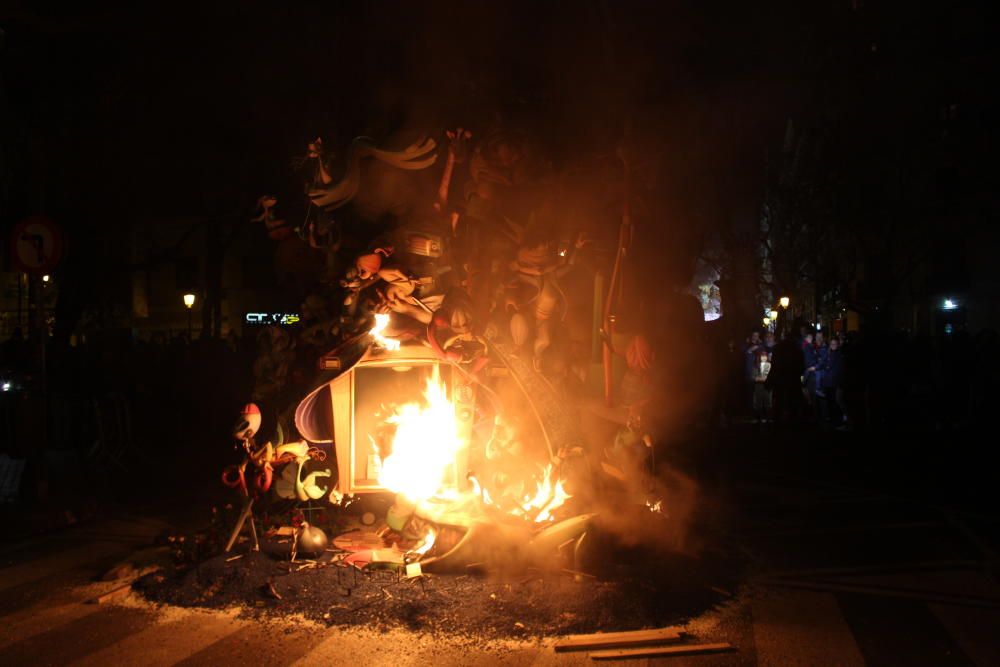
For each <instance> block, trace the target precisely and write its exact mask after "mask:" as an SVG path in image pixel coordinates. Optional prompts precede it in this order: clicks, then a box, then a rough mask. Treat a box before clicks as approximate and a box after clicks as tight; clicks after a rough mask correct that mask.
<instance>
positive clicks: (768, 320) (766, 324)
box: [764, 317, 771, 327]
mask: <svg viewBox="0 0 1000 667" xmlns="http://www.w3.org/2000/svg"><path fill="white" fill-rule="evenodd" d="M764 326H765V327H769V326H771V318H770V317H765V318H764Z"/></svg>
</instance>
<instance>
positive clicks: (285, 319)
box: [245, 313, 299, 325]
mask: <svg viewBox="0 0 1000 667" xmlns="http://www.w3.org/2000/svg"><path fill="white" fill-rule="evenodd" d="M245 321H246V323H247V324H265V325H266V324H285V325H288V324H298V323H299V314H298V313H247V314H246V318H245Z"/></svg>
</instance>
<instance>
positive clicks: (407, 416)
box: [378, 366, 464, 503]
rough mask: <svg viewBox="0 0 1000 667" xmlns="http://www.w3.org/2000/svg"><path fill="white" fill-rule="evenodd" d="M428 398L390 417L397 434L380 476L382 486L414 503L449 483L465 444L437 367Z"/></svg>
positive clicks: (389, 420)
mask: <svg viewBox="0 0 1000 667" xmlns="http://www.w3.org/2000/svg"><path fill="white" fill-rule="evenodd" d="M424 399H425V401H426V404H425V405H419V404H417V403H407V404H405V405H403V406H402V407H400V408H399V409H398V411H397V412H396V414H395V415H393V416H392V417H390V418H389V419H388V420H387V422H388V423H390V424H395V425H396V435H395V437H394V438H393V440H392V451H391V452H390V453H389V455H388V456H383V457H382V465H381V470H380V472H379V475H378V481H379V483H380V484H381V485H382V486H384V487H385V488H387V489H389V490H390V491H395V492H396V493H399V494H402V495H403V496H404V497H405V498H407V499H408V500H409V501H411V502H413V503H418V502H420V501H423V500H427V499H429V498H431V497H433V496H434V495H436V494H437V493H438V492H439V491H440V490H441V489H443V488H445V487H447V486H449V484H448V483H447V480H446V475H447V474H448V473H449V471H451V472H452V473H453V472H454V468H453V466H454V463H455V456H456V454H458V452H459V450H461V449H462V447H463V446H464V443H463V441H462V439H461V437H459V426H458V420H457V419H456V417H455V408H454V406H453V405H452V403H451V401H449V400H448V395H447V389H446V388H445V386H444V384H443V383H442V382H441V378H440V374H439V372H438V368H437V366H435V367H434V372H433V374H432V376H431V377H430V378H429V379H428V380H427V389H426V391H425V392H424ZM380 454H381V453H380Z"/></svg>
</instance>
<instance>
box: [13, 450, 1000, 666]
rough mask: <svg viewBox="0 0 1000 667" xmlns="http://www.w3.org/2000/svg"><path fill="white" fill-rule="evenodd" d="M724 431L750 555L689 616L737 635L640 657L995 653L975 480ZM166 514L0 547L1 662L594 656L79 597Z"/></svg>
mask: <svg viewBox="0 0 1000 667" xmlns="http://www.w3.org/2000/svg"><path fill="white" fill-rule="evenodd" d="M717 444H718V443H717ZM718 446H719V447H720V448H721V449H720V450H718V451H714V452H712V456H713V457H715V456H718V455H719V454H720V452H723V453H724V452H728V453H727V454H726V456H725V459H726V461H727V462H728V464H727V465H726V466H725V469H724V470H723V471H721V472H719V471H716V479H715V482H714V486H713V485H711V484H710V485H708V486H709V488H711V489H720V490H723V491H721V492H724V494H725V496H726V503H728V504H731V505H732V506H734V507H735V508H736V509H737V510H738V512H737V517H738V518H737V520H736V521H735V522H734V524H733V526H732V529H733V531H734V535H733V539H734V541H735V542H736V543H738V544H739V545H740V547H741V548H743V549H745V550H746V552H747V554H748V555H749V556H750V560H751V563H752V566H751V569H750V572H749V573H748V577H747V580H746V584H745V585H744V587H743V588H742V589H741V590H739V591H736V592H734V595H733V597H732V598H731V599H730V600H729V601H728V602H726V603H725V604H723V605H721V606H719V607H717V608H715V609H713V610H711V611H709V612H707V613H705V614H703V615H702V616H700V617H698V618H693V619H691V620H690V622H689V623H688V624H687V625H686V629H687V630H688V631H689V632H690V633H691V634H692V636H693V637H694V639H693V641H697V642H705V643H710V642H728V643H729V644H731V645H732V646H733V647H734V648H735V651H733V652H731V653H726V654H716V655H707V656H686V657H674V658H656V659H643V660H633V661H631V662H632V663H633V664H644V663H645V664H661V663H662V664H669V665H758V664H759V665H864V664H868V665H907V666H909V665H935V666H937V665H997V664H1000V636H998V633H997V632H996V629H997V628H1000V586H998V584H997V581H996V579H995V572H996V569H995V566H996V564H997V561H996V550H995V549H996V540H995V533H996V532H997V530H996V529H997V527H998V522H997V521H996V517H995V516H994V515H992V514H990V513H989V512H986V511H984V510H982V508H979V511H977V499H978V497H979V494H981V493H985V492H987V491H986V490H984V489H980V488H979V487H978V486H977V487H976V488H971V489H969V488H962V489H956V488H954V487H951V486H947V485H942V484H938V483H935V479H937V478H936V477H935V475H936V474H942V471H941V469H940V466H936V465H935V464H934V462H933V460H932V458H931V459H927V458H926V457H925V459H923V460H924V461H925V463H926V465H923V464H921V465H909V466H902V467H901V466H898V465H897V466H896V467H895V470H896V475H894V476H893V477H892V479H889V478H887V477H886V475H887V471H891V470H893V469H894V468H893V462H894V461H895V460H897V459H896V457H895V456H894V455H892V454H891V452H890V453H888V454H885V453H883V454H885V455H884V456H882V455H880V456H860V457H859V448H860V451H861V452H864V451H865V449H864V447H866V446H867V445H864V444H862V443H861V442H860V440H858V439H857V438H854V439H846V440H845V439H841V440H840V441H827V442H824V443H816V442H813V441H812V440H809V441H807V442H806V443H805V444H802V438H801V435H798V434H792V435H787V434H785V435H782V434H777V435H775V434H773V433H760V432H752V431H748V432H737V433H733V434H730V435H729V436H728V437H727V439H726V440H725V442H723V443H722V444H718ZM733 447H743V449H739V450H734V449H732V448H733ZM806 447H810V448H811V449H808V450H807V449H805V448H806ZM950 472H953V471H950ZM950 472H949V477H948V479H952V477H951V476H950ZM990 474H991V473H988V472H987V473H983V475H985V477H984V476H979V477H977V476H973V479H975V480H976V482H975V484H977V485H978V484H981V483H983V482H984V481H985V480H989V479H990ZM959 486H961V485H959ZM949 501H950V502H949ZM166 527H167V523H165V522H164V521H163V520H162V519H158V518H153V517H152V516H150V515H149V514H147V515H145V516H142V515H138V514H135V513H132V514H128V513H122V512H118V513H115V512H108V513H105V514H103V518H102V519H100V520H96V521H92V522H88V523H85V524H81V525H77V526H75V527H73V528H70V529H66V530H63V531H58V532H52V533H49V534H48V535H46V536H43V537H33V538H30V539H27V540H24V541H21V542H18V543H15V544H9V545H4V546H3V547H0V664H2V665H27V664H31V665H49V664H51V665H65V664H92V665H117V664H129V665H175V664H184V665H220V664H250V665H254V664H267V665H293V664H294V665H312V664H316V665H320V664H322V665H352V666H362V665H425V664H433V665H489V664H505V665H573V664H581V665H583V664H591V660H590V658H589V657H588V654H587V653H586V652H581V653H555V652H554V650H553V647H552V643H553V642H552V640H539V641H530V642H516V641H503V642H493V643H482V642H473V641H468V640H463V639H461V638H452V639H448V638H440V637H433V638H432V637H427V636H421V635H416V634H413V633H409V632H407V631H403V630H398V631H393V632H389V633H375V632H372V631H370V630H368V629H366V628H357V629H350V630H342V629H330V628H325V627H321V626H317V625H314V624H310V623H307V622H305V621H302V620H300V619H286V620H283V621H275V622H267V623H261V622H259V621H249V620H245V619H241V618H239V617H238V616H237V613H236V612H235V611H233V612H214V611H202V610H190V609H180V608H173V607H155V606H153V605H151V604H149V603H148V602H146V601H144V600H143V599H141V598H139V597H138V596H136V595H135V594H134V593H131V592H126V593H124V594H122V595H119V596H117V597H114V598H113V599H111V600H109V601H107V602H105V603H101V604H94V603H89V602H88V600H92V599H93V598H95V597H96V596H98V595H100V594H102V593H103V592H106V591H110V590H114V589H117V588H119V587H121V585H122V583H123V582H121V581H112V582H96V581H95V577H96V576H97V575H99V574H100V573H102V572H104V571H106V570H107V569H108V568H109V567H110V566H112V565H113V564H115V563H119V562H122V561H131V562H135V563H138V564H139V565H140V566H142V565H143V563H149V562H153V561H154V560H155V558H156V557H157V553H156V551H155V550H154V549H151V548H150V544H151V542H152V539H153V537H154V536H155V535H157V534H159V533H161V532H162V531H163V530H164V528H166Z"/></svg>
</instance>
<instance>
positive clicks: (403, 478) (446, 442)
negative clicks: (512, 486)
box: [373, 327, 570, 554]
mask: <svg viewBox="0 0 1000 667" xmlns="http://www.w3.org/2000/svg"><path fill="white" fill-rule="evenodd" d="M376 328H377V327H376ZM373 333H374V330H373ZM393 342H395V341H393ZM423 399H424V400H423V401H422V402H420V403H407V404H405V405H403V406H402V407H400V408H398V409H397V410H396V413H395V414H394V415H392V416H391V417H389V418H388V419H387V420H386V423H388V424H392V425H395V427H396V433H395V435H394V437H393V439H392V448H391V450H390V451H389V452H379V453H378V454H379V457H380V464H381V465H380V470H379V473H378V481H379V484H381V485H382V486H383V487H385V488H386V489H388V490H390V491H393V492H395V493H397V494H399V495H400V496H402V497H403V498H404V499H406V501H408V502H409V503H411V504H413V505H414V506H416V507H417V508H418V514H419V515H420V516H423V517H425V518H428V519H430V520H432V521H438V522H443V523H454V524H460V525H470V524H472V523H476V522H478V521H482V520H485V518H486V514H485V513H484V509H485V508H486V507H492V508H493V509H495V510H496V509H499V508H500V506H499V505H498V504H497V503H495V502H494V501H493V500H492V498H491V497H490V494H489V491H488V490H487V489H486V488H485V487H483V486H481V484H480V482H479V480H477V479H476V478H475V476H472V475H470V476H469V478H468V479H469V482H470V483H471V485H472V487H473V490H472V491H471V492H462V491H459V490H458V488H456V486H455V484H456V481H457V480H456V477H457V476H458V475H461V474H464V473H465V472H466V471H459V470H456V469H455V462H456V457H457V455H458V453H459V452H460V451H461V450H462V449H464V448H466V447H467V446H468V443H467V442H466V441H465V440H464V439H463V438H462V437H461V435H460V427H459V422H458V419H457V417H456V413H455V406H454V404H453V403H452V402H451V401H450V400H449V398H448V390H447V387H446V386H445V384H444V383H443V382H442V381H441V378H440V373H439V369H438V367H437V366H435V367H434V369H433V373H432V375H431V377H429V378H428V380H427V384H426V388H425V390H424V396H423ZM540 470H541V469H540ZM541 472H542V474H541V478H540V479H538V481H537V482H536V484H537V486H536V488H535V491H534V493H528V494H526V495H525V496H524V497H523V498H522V499H521V500H520V501H517V504H516V505H515V506H514V507H513V508H511V506H510V504H506V503H505V504H504V511H506V512H509V513H510V514H512V515H514V516H518V517H521V518H523V519H525V520H527V521H531V522H536V523H543V522H547V521H550V520H552V518H553V512H554V511H555V510H556V509H557V508H558V507H560V506H561V505H562V504H563V503H564V502H566V500H567V499H568V498H570V494H569V493H567V492H566V489H565V488H564V486H563V482H562V480H560V479H558V474H557V468H556V467H555V466H553V465H552V464H549V465H548V466H547V467H545V468H544V470H542V471H541ZM434 538H435V535H434V534H430V535H429V536H428V538H427V539H426V540H425V543H424V544H423V545H422V546H421V547H418V548H417V549H414V550H412V551H414V552H418V553H421V554H422V553H426V551H427V550H429V549H430V548H431V546H432V545H433V543H434Z"/></svg>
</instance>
